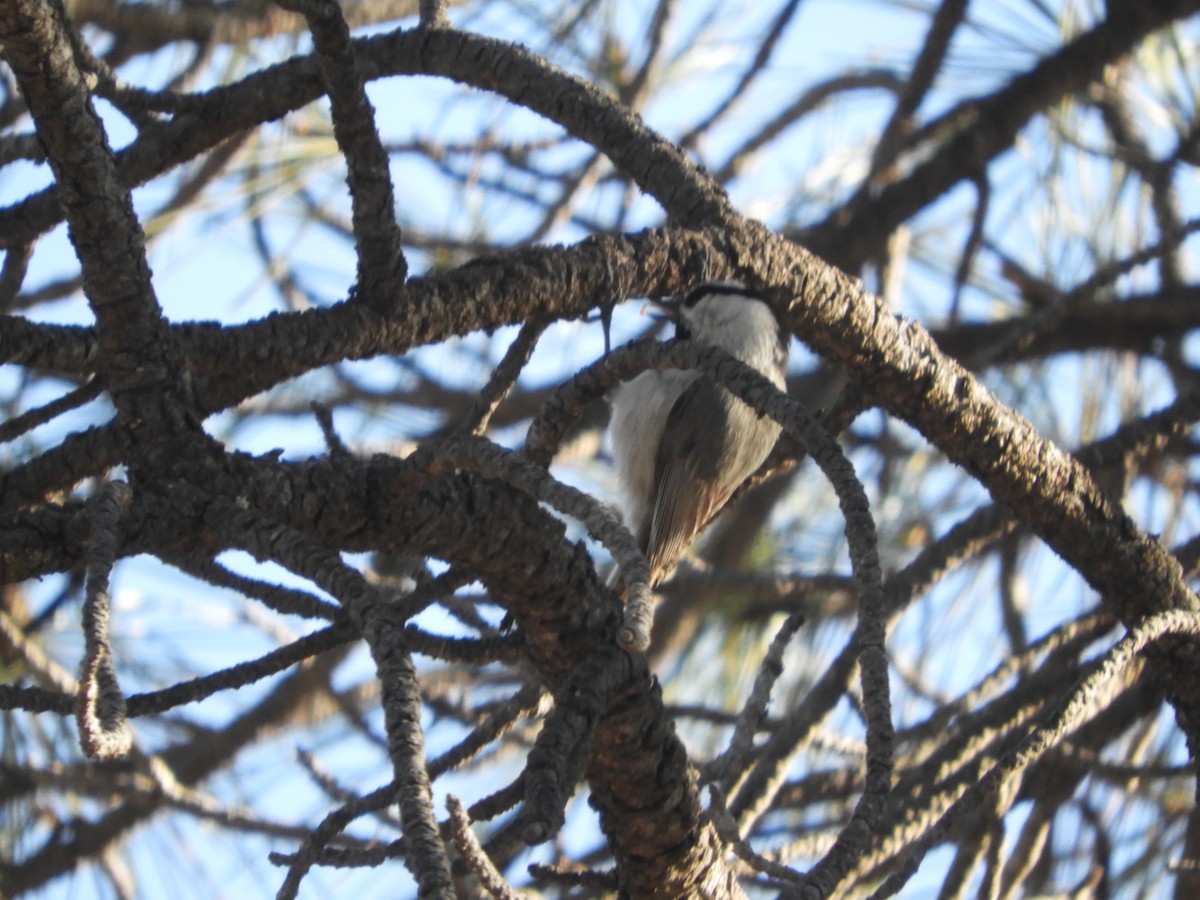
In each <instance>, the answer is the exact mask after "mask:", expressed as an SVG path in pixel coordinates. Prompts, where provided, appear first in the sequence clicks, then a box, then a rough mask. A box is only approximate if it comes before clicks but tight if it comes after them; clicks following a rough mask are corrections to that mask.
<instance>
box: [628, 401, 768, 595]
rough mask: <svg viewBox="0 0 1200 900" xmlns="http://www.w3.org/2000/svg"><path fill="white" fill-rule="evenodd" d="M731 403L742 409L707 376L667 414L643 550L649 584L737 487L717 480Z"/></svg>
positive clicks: (732, 440) (726, 449) (731, 439)
mask: <svg viewBox="0 0 1200 900" xmlns="http://www.w3.org/2000/svg"><path fill="white" fill-rule="evenodd" d="M735 403H736V404H738V405H740V406H742V407H743V408H745V404H742V403H741V402H740V401H738V400H736V399H735V398H734V397H733V396H732V395H731V394H730V393H729V392H728V391H725V390H723V389H722V388H719V387H717V386H716V385H715V384H714V383H713V382H712V381H711V380H709V379H708V378H698V379H697V380H696V381H695V382H693V383H692V384H691V385H690V386H689V387H688V388H687V390H685V391H684V392H683V393H682V394H680V395H679V399H678V400H676V401H675V405H674V406H673V407H671V411H670V413H669V414H668V415H667V421H666V423H665V425H664V427H663V437H662V441H661V442H660V443H659V446H658V457H657V460H656V475H655V483H656V484H657V485H658V493H657V495H656V497H655V500H654V511H653V514H652V516H651V519H650V537H649V541H648V543H647V546H646V558H647V560H648V561H649V563H650V573H651V583H655V582H657V581H658V580H659V579H660V578H661V577H662V576H663V575H665V574H666V573H667V572H668V571H669V570H670V569H671V567H673V566H674V565H675V563H676V562H678V560H679V557H680V556H682V555H683V551H684V550H686V549H687V546H688V544H690V543H691V542H692V540H693V539H694V538H695V537H696V535H697V533H698V532H699V531H700V529H701V528H703V527H704V525H705V523H707V522H708V520H709V519H710V518H711V517H712V516H713V514H714V513H715V512H716V511H717V510H718V509H720V507H721V506H722V505H723V504H724V503H725V501H726V500H728V499H729V495H730V494H731V493H732V492H733V489H734V488H735V487H736V486H737V483H734V484H732V485H726V484H724V483H723V482H725V481H728V480H729V479H728V478H723V479H718V475H719V474H720V473H721V467H722V461H723V458H724V457H725V456H726V455H727V454H728V452H729V447H728V446H727V445H729V444H731V443H736V441H737V435H734V434H731V432H730V429H729V428H728V423H729V421H730V413H731V412H732V409H731V407H732V405H733V404H735ZM747 411H749V410H748V408H747ZM742 477H744V476H742ZM742 477H739V478H738V483H740V481H741V480H742Z"/></svg>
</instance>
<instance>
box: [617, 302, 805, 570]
mask: <svg viewBox="0 0 1200 900" xmlns="http://www.w3.org/2000/svg"><path fill="white" fill-rule="evenodd" d="M666 308H667V309H668V310H669V311H670V312H671V313H672V314H673V317H674V318H675V320H676V337H679V338H684V339H687V340H693V341H703V342H705V343H707V344H712V345H714V346H716V347H720V348H721V349H722V350H724V351H725V352H726V353H728V354H729V355H730V356H733V357H734V358H736V359H738V360H741V361H742V362H744V363H746V364H747V365H749V366H751V367H753V368H755V369H757V370H758V371H759V372H761V373H762V374H763V375H764V376H766V377H767V378H769V379H770V380H771V383H772V384H774V385H775V386H776V387H778V388H780V389H781V390H782V389H783V386H784V370H785V368H786V366H787V346H788V345H787V341H788V335H787V334H786V333H785V332H784V331H783V330H782V329H781V328H780V325H779V320H778V319H776V317H775V314H774V312H772V310H771V308H770V307H769V306H768V305H767V304H766V303H765V302H763V300H762V299H761V298H759V297H757V296H755V294H754V292H753V291H751V290H750V289H748V288H747V287H746V285H744V284H742V283H740V282H736V281H710V282H705V283H703V284H700V285H697V286H696V287H694V288H692V290H691V291H689V292H688V293H687V294H686V295H685V296H684V297H683V299H682V300H680V301H678V302H677V303H672V304H670V305H669V306H667V307H666ZM610 430H611V434H612V444H613V457H614V459H615V461H616V465H617V474H618V477H619V479H620V483H621V488H622V492H623V494H624V499H625V504H624V518H625V524H626V526H627V527H628V528H629V530H630V531H632V532H633V535H634V537H635V538H636V539H637V541H638V544H639V545H640V546H641V548H642V550H643V552H644V553H645V554H646V559H647V560H648V561H649V563H650V583H651V584H656V583H657V582H658V581H660V580H661V579H662V578H663V577H664V576H665V575H666V574H667V573H668V572H669V571H670V570H671V569H672V568H673V567H674V565H675V563H676V562H677V561H678V560H679V557H680V556H681V555H682V554H683V551H684V550H685V549H686V548H687V546H688V544H690V543H691V542H692V539H693V538H695V537H696V535H697V533H698V532H699V531H700V529H701V528H703V527H704V525H705V524H706V523H707V522H708V520H709V518H711V517H712V515H713V514H714V513H716V512H717V511H718V510H719V509H720V508H721V507H722V506H723V505H724V504H725V502H726V501H727V500H728V499H729V497H730V495H731V494H732V493H733V492H734V491H735V490H736V489H737V488H738V486H739V485H740V484H741V483H742V482H743V481H745V480H746V478H748V477H749V476H750V475H752V474H753V473H754V471H755V470H756V469H758V467H759V466H760V465H762V463H763V460H765V459H766V458H767V454H768V453H770V452H771V449H772V448H773V447H774V446H775V441H776V439H777V438H778V437H779V431H780V429H779V425H778V424H777V423H776V422H774V421H773V420H771V419H762V418H759V417H758V415H757V414H756V413H755V412H754V411H753V410H752V409H750V407H749V406H747V405H746V404H745V403H743V402H742V401H741V400H738V399H737V398H736V397H734V396H733V395H732V394H731V393H729V391H727V390H725V389H724V388H722V387H718V386H717V385H716V383H715V382H713V381H712V380H711V379H710V378H709V377H708V376H706V375H704V374H703V373H702V372H699V371H696V370H694V369H693V370H689V371H680V370H677V369H652V370H650V371H647V372H643V373H642V374H641V375H639V376H637V377H636V378H634V379H633V380H631V381H629V382H626V383H625V384H623V385H621V386H620V387H619V388H618V389H617V391H616V393H615V396H614V398H613V412H612V423H611V425H610ZM613 577H614V579H615V577H616V575H615V573H614V576H613Z"/></svg>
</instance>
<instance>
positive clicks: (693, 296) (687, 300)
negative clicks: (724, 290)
mask: <svg viewBox="0 0 1200 900" xmlns="http://www.w3.org/2000/svg"><path fill="white" fill-rule="evenodd" d="M711 293H713V289H712V285H711V284H709V283H708V282H704V283H703V284H698V285H696V286H695V287H694V288H692V289H691V290H690V291H688V292H687V293H686V294H684V295H683V299H682V300H680V301H679V305H680V306H681V307H682V308H683V309H691V308H692V307H694V306H695V305H696V304H697V303H699V302H700V301H701V300H703V299H704V298H705V297H707V296H708V295H709V294H711Z"/></svg>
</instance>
